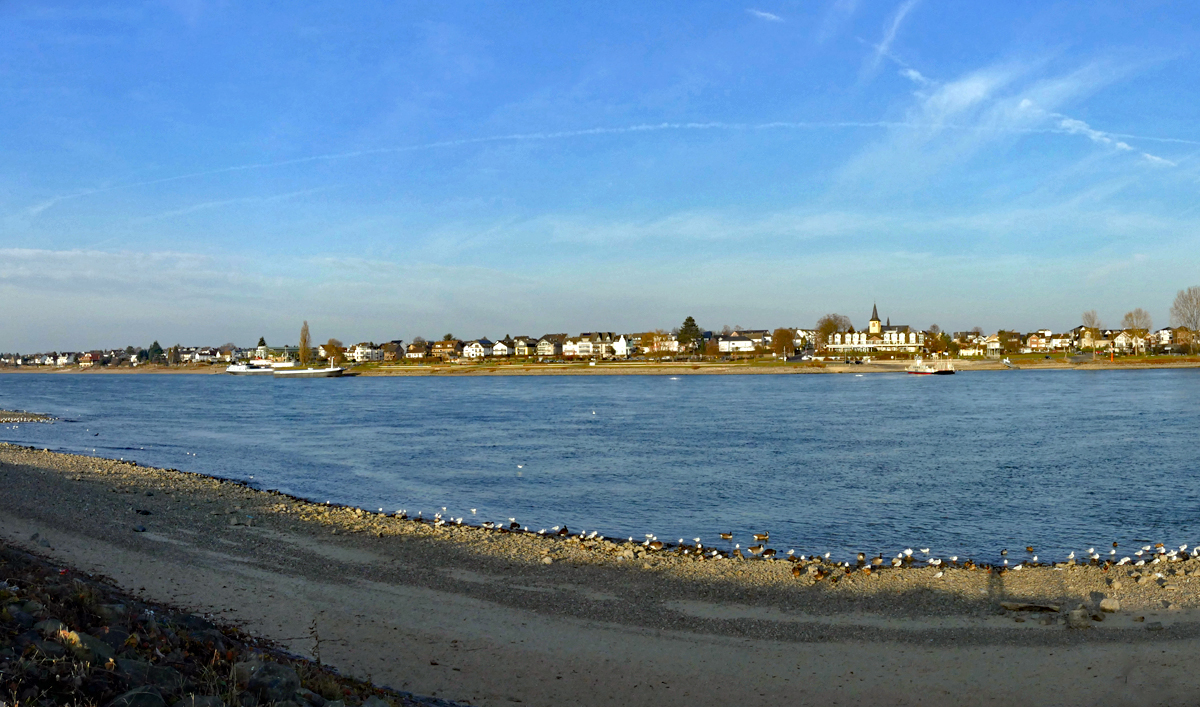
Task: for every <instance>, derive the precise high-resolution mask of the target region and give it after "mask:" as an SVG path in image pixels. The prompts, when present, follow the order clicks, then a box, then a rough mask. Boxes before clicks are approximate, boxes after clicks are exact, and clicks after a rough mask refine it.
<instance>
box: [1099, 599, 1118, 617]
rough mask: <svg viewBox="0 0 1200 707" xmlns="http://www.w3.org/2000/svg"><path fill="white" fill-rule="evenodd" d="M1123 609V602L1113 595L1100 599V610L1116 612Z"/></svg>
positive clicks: (1110, 612)
mask: <svg viewBox="0 0 1200 707" xmlns="http://www.w3.org/2000/svg"><path fill="white" fill-rule="evenodd" d="M1120 610H1121V602H1120V601H1118V600H1116V599H1114V598H1113V597H1105V598H1104V599H1101V600H1100V611H1103V612H1105V613H1108V614H1115V613H1117V612H1118V611H1120Z"/></svg>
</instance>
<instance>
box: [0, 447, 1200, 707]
mask: <svg viewBox="0 0 1200 707" xmlns="http://www.w3.org/2000/svg"><path fill="white" fill-rule="evenodd" d="M0 489H3V491H2V492H0V538H2V539H3V541H4V542H6V543H9V544H11V545H13V546H16V547H22V548H25V549H28V550H32V551H36V552H38V553H39V554H41V555H44V556H47V557H50V558H52V559H54V560H56V561H59V562H61V563H63V564H65V565H69V566H72V567H75V568H77V569H80V570H84V571H88V572H94V573H101V574H104V575H106V576H108V577H110V578H112V579H113V580H114V581H115V582H116V583H117V584H118V585H119V586H120V587H122V588H124V589H126V590H128V591H130V592H132V593H136V594H139V595H141V596H143V597H145V598H147V599H150V600H154V601H158V602H163V603H167V604H172V605H176V606H179V607H182V608H185V609H188V610H191V611H196V612H205V613H209V614H212V615H214V616H216V617H219V619H220V620H222V621H226V622H230V623H233V624H236V625H238V626H240V627H241V628H242V629H243V630H246V631H248V632H250V633H252V634H254V635H258V636H263V637H266V638H270V639H272V640H274V641H276V642H278V643H279V644H281V645H283V646H284V647H286V648H287V649H289V650H291V651H294V652H295V653H297V654H301V655H306V656H310V655H312V652H313V640H312V638H311V636H312V632H311V630H310V629H311V627H312V626H313V625H314V622H315V625H316V628H317V633H318V634H319V636H320V639H321V644H320V652H321V658H322V660H323V661H324V662H325V663H327V664H330V665H332V666H334V667H336V668H338V669H340V670H341V671H342V672H343V673H344V674H347V675H353V676H355V677H360V678H369V679H371V680H373V681H375V682H376V683H378V684H382V685H388V686H390V687H393V688H396V689H400V690H406V691H410V692H414V693H417V694H424V695H431V696H436V697H440V698H445V699H450V700H459V701H463V702H469V703H470V704H473V705H512V704H516V703H518V702H519V703H520V704H524V705H566V704H572V705H574V704H580V705H642V704H653V705H664V706H665V705H680V706H683V705H687V706H689V707H692V706H704V705H729V704H742V705H757V704H762V705H775V704H863V703H872V704H922V705H961V704H973V705H986V704H1004V705H1009V704H1054V705H1097V704H1133V703H1137V704H1181V703H1184V702H1189V701H1190V700H1192V699H1193V696H1194V695H1195V694H1196V690H1197V689H1198V688H1200V673H1198V672H1197V671H1196V670H1195V668H1194V661H1192V660H1191V658H1192V656H1194V655H1196V654H1197V652H1198V649H1200V560H1196V559H1188V560H1182V559H1181V560H1179V561H1177V562H1163V563H1161V566H1160V565H1156V566H1155V567H1154V568H1153V571H1150V568H1149V567H1144V568H1139V569H1140V570H1141V571H1137V570H1135V569H1134V568H1131V567H1128V566H1126V567H1113V568H1108V569H1105V568H1103V567H1096V566H1063V567H1059V568H1052V567H1040V568H1030V569H1028V570H1026V571H1024V572H1013V571H1009V572H1006V573H1004V574H1000V573H997V572H993V571H988V570H987V569H983V568H975V569H967V568H963V567H955V568H943V569H938V568H934V567H923V568H901V569H890V568H888V569H883V570H877V571H874V572H872V573H870V574H868V573H865V572H862V571H861V570H856V571H854V572H852V573H850V574H846V573H845V572H844V571H836V570H834V569H833V568H832V566H829V565H824V566H823V565H821V564H820V563H816V564H810V565H807V566H805V567H804V568H803V570H802V571H801V570H800V569H799V563H792V562H787V561H782V560H779V561H767V560H758V559H755V560H712V559H706V560H701V561H697V560H695V559H694V555H692V556H682V555H679V554H677V553H675V552H673V551H660V552H654V551H651V550H649V549H646V548H643V547H642V546H640V545H637V546H635V545H631V544H629V543H624V542H605V541H598V540H595V539H593V540H587V539H580V538H579V537H578V536H572V537H570V538H560V537H546V536H539V535H536V534H525V533H503V532H500V531H498V530H484V529H481V528H474V527H465V526H464V527H456V526H453V525H450V526H444V527H435V526H433V524H431V523H428V522H424V523H422V522H415V521H411V520H401V519H399V518H396V517H393V516H386V515H383V514H377V513H368V512H365V511H363V510H361V509H351V508H342V507H335V506H327V505H324V504H316V503H309V502H306V501H302V500H297V499H294V498H291V497H289V496H286V495H282V494H279V493H274V492H269V491H257V490H254V489H250V488H247V487H245V486H243V485H241V484H239V483H235V482H222V481H220V480H216V479H212V478H209V477H205V476H200V475H195V474H188V473H183V472H177V471H171V470H161V469H152V468H146V467H139V466H136V465H133V464H131V463H128V462H118V461H112V460H105V459H96V458H91V457H82V456H74V455H66V454H58V453H51V452H44V451H37V450H32V449H28V448H24V447H18V446H14V445H0ZM35 533H37V537H38V540H37V541H36V542H35V541H31V540H30V538H31V537H33V535H34V534H35ZM839 572H840V574H839ZM939 574H940V576H939ZM797 575H798V576H797ZM822 575H824V576H822ZM1135 575H1140V576H1135ZM1158 575H1162V576H1158ZM833 577H837V578H838V581H836V582H834V581H831V580H832V578H833ZM1104 599H1110V600H1111V599H1117V600H1118V601H1119V603H1120V608H1119V609H1118V610H1117V611H1116V612H1101V611H1100V610H1099V608H1100V602H1101V601H1102V600H1104ZM1006 602H1032V603H1041V604H1053V605H1055V606H1057V607H1058V608H1059V609H1060V611H1058V612H1041V611H1037V610H1020V609H1019V608H1018V609H1017V610H1013V609H1012V608H1011V604H1010V609H1005V608H1004V607H1003V606H1002V604H1003V603H1006ZM1109 604H1110V605H1111V602H1109ZM1081 605H1082V606H1083V608H1084V611H1082V612H1079V611H1076V612H1075V614H1074V615H1072V614H1071V611H1072V610H1074V609H1076V608H1077V607H1079V606H1081ZM1109 608H1111V606H1110V607H1109ZM1097 619H1102V620H1097ZM1071 623H1076V624H1080V625H1083V626H1085V627H1086V628H1070V627H1069V624H1071Z"/></svg>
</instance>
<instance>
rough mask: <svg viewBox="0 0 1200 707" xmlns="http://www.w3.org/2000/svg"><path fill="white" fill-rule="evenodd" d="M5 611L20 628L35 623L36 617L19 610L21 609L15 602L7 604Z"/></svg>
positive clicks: (29, 626)
mask: <svg viewBox="0 0 1200 707" xmlns="http://www.w3.org/2000/svg"><path fill="white" fill-rule="evenodd" d="M5 611H6V612H7V613H8V615H9V617H10V618H11V619H12V620H13V621H15V622H16V624H17V625H18V626H20V627H21V628H25V629H29V628H33V625H34V624H35V623H37V619H35V618H33V616H31V615H29V614H28V613H26V612H24V611H21V609H20V608H18V607H17V606H16V605H15V604H9V605H8V607H6V608H5Z"/></svg>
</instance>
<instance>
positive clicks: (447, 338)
mask: <svg viewBox="0 0 1200 707" xmlns="http://www.w3.org/2000/svg"><path fill="white" fill-rule="evenodd" d="M442 341H454V334H443V335H442Z"/></svg>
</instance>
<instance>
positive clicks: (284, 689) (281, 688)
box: [246, 663, 300, 702]
mask: <svg viewBox="0 0 1200 707" xmlns="http://www.w3.org/2000/svg"><path fill="white" fill-rule="evenodd" d="M246 689H247V690H249V691H250V692H253V693H254V694H256V695H258V697H259V699H261V700H263V701H266V702H280V701H282V700H286V699H288V698H290V697H291V696H292V695H294V694H296V690H299V689H300V677H299V676H298V675H296V671H295V670H292V668H291V667H290V666H287V665H280V664H279V663H263V664H262V667H260V668H258V670H255V671H254V672H253V674H251V676H250V680H249V681H248V682H247V683H246Z"/></svg>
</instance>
